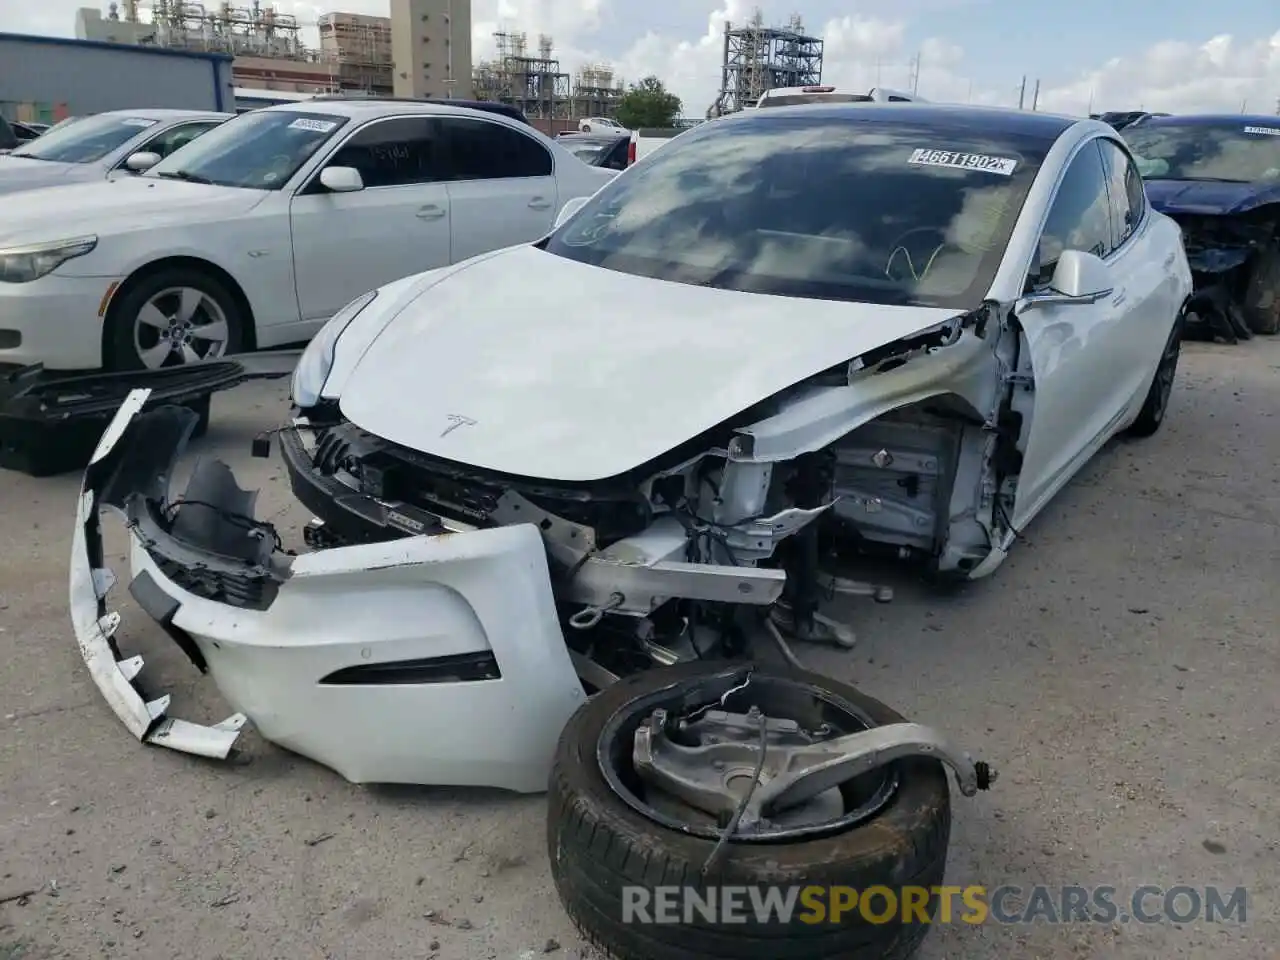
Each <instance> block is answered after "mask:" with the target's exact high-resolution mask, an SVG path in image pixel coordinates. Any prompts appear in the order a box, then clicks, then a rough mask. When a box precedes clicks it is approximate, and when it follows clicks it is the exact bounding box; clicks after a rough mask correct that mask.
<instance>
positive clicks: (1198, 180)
mask: <svg viewBox="0 0 1280 960" xmlns="http://www.w3.org/2000/svg"><path fill="white" fill-rule="evenodd" d="M1151 179H1152V180H1176V181H1178V182H1191V183H1250V182H1251V181H1249V180H1236V179H1233V178H1231V177H1152V178H1151Z"/></svg>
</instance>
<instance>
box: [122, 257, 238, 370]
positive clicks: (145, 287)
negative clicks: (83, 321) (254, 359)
mask: <svg viewBox="0 0 1280 960" xmlns="http://www.w3.org/2000/svg"><path fill="white" fill-rule="evenodd" d="M188 291H189V292H190V293H189V295H190V296H193V298H195V297H198V298H203V299H200V300H199V306H198V308H197V311H196V313H195V315H194V316H193V317H192V318H190V320H191V329H192V331H193V332H194V331H199V330H205V331H211V330H221V329H222V328H225V330H224V335H223V337H222V339H221V341H219V342H217V343H214V342H213V341H202V340H199V339H198V338H196V339H192V340H190V341H189V342H187V343H186V344H184V343H182V338H181V337H179V336H177V335H176V334H175V333H172V332H171V331H166V336H170V335H171V336H173V339H172V341H171V342H172V344H173V349H171V351H170V353H169V355H168V356H167V357H166V358H163V359H162V360H161V361H160V363H161V365H162V366H164V367H174V366H181V365H183V364H184V363H186V362H191V361H192V357H193V355H199V359H201V360H216V359H218V358H219V357H224V356H227V355H229V354H234V353H239V352H240V351H241V350H242V349H243V347H244V343H245V337H244V331H245V325H246V322H247V320H248V318H247V317H245V316H244V313H243V311H242V310H241V309H240V305H239V303H238V301H237V300H236V298H235V297H234V296H233V295H232V294H231V291H230V290H228V289H227V287H226V285H225V284H223V283H222V282H221V281H220V280H218V279H217V278H216V277H214V276H213V275H212V274H210V273H208V272H206V271H203V270H200V269H198V268H195V267H171V268H167V269H164V270H159V271H157V272H155V273H153V274H151V275H150V276H146V277H143V279H142V280H140V281H138V282H137V283H135V284H131V285H130V286H129V287H128V288H127V289H126V290H125V293H124V294H123V295H122V296H119V297H118V299H117V300H115V301H114V302H113V303H112V304H111V309H110V311H109V313H108V321H107V329H106V333H105V337H104V342H103V347H104V350H103V362H104V366H105V368H106V369H107V370H110V371H125V370H148V369H158V367H157V366H156V365H155V363H154V358H155V357H156V356H157V354H158V353H159V351H156V352H153V353H151V354H150V356H151V358H152V359H153V362H151V363H148V362H147V361H146V360H144V359H143V356H144V354H145V353H147V350H148V348H150V349H152V350H155V345H156V344H159V343H160V342H161V337H160V331H159V330H158V328H157V327H155V326H154V325H151V324H148V323H146V322H145V320H144V319H143V317H144V316H146V317H147V318H149V319H152V320H157V321H158V320H159V319H160V318H161V317H164V318H168V317H169V315H170V313H172V314H173V315H175V316H176V314H177V312H178V310H177V308H178V304H179V303H180V301H181V298H182V295H183V294H182V292H188ZM157 301H158V303H157ZM144 311H146V313H145V315H144ZM175 329H176V328H175ZM184 346H186V347H190V349H189V350H185V351H184V350H183V349H182V348H183V347H184ZM184 356H185V359H184Z"/></svg>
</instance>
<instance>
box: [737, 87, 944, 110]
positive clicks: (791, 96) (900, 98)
mask: <svg viewBox="0 0 1280 960" xmlns="http://www.w3.org/2000/svg"><path fill="white" fill-rule="evenodd" d="M926 102H927V101H926V100H924V98H922V97H917V96H916V95H915V94H914V93H905V92H904V91H902V90H890V89H889V88H888V87H872V88H871V90H870V91H869V92H867V93H851V92H849V91H847V90H837V89H836V88H835V87H832V86H821V85H816V84H815V85H811V86H807V87H774V88H772V89H770V90H766V91H765V92H764V93H762V94H761V95H760V99H759V100H757V101H756V108H757V109H759V108H761V107H794V106H798V105H799V104H802V103H926Z"/></svg>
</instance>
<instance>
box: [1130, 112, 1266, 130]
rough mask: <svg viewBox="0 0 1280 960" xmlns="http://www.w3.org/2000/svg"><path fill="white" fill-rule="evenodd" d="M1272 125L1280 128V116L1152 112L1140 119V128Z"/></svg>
mask: <svg viewBox="0 0 1280 960" xmlns="http://www.w3.org/2000/svg"><path fill="white" fill-rule="evenodd" d="M1191 126H1205V127H1220V126H1233V127H1235V126H1239V127H1272V128H1280V117H1277V116H1276V115H1275V114H1273V113H1192V114H1177V115H1175V116H1163V117H1162V116H1159V115H1156V114H1152V115H1150V116H1148V117H1146V118H1145V119H1144V120H1143V121H1142V128H1143V129H1144V130H1145V129H1147V128H1148V127H1191Z"/></svg>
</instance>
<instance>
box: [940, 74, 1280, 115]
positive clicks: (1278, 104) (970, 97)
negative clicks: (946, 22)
mask: <svg viewBox="0 0 1280 960" xmlns="http://www.w3.org/2000/svg"><path fill="white" fill-rule="evenodd" d="M964 102H965V103H973V81H972V80H970V81H969V94H968V96H966V97H965V98H964ZM1276 113H1280V100H1277V101H1276Z"/></svg>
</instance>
